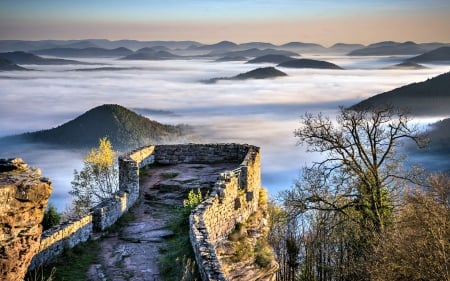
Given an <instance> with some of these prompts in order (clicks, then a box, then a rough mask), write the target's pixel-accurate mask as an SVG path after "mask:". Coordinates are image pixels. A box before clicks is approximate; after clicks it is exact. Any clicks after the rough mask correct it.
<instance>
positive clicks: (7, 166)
mask: <svg viewBox="0 0 450 281" xmlns="http://www.w3.org/2000/svg"><path fill="white" fill-rule="evenodd" d="M50 184H51V183H50V180H49V179H47V178H44V177H42V174H41V171H40V170H39V169H34V168H30V167H28V165H27V164H25V163H24V162H23V160H22V159H20V158H17V159H0V280H23V277H24V275H25V273H26V272H27V268H28V266H29V264H30V262H31V259H32V258H33V256H34V255H35V254H36V252H37V251H38V248H39V244H40V240H41V233H42V226H41V225H40V223H41V221H42V219H43V217H44V212H45V209H46V207H47V202H48V198H49V197H50V194H51V191H52V187H51V186H50Z"/></svg>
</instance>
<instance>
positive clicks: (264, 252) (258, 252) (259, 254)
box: [255, 240, 274, 267]
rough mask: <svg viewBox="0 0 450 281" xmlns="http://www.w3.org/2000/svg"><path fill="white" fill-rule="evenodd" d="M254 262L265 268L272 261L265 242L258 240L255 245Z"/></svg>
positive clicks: (271, 254) (271, 255) (271, 253)
mask: <svg viewBox="0 0 450 281" xmlns="http://www.w3.org/2000/svg"><path fill="white" fill-rule="evenodd" d="M255 260H256V263H257V264H258V265H259V266H261V267H267V266H268V265H269V264H271V263H272V261H273V260H274V256H273V252H272V249H271V248H270V246H269V244H268V243H267V241H263V240H260V241H258V242H257V243H256V245H255Z"/></svg>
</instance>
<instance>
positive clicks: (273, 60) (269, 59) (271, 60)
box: [247, 54, 293, 64]
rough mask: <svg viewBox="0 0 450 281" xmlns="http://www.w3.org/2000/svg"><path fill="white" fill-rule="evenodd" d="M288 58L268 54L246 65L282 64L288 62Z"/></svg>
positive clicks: (289, 58)
mask: <svg viewBox="0 0 450 281" xmlns="http://www.w3.org/2000/svg"><path fill="white" fill-rule="evenodd" d="M292 59H293V58H291V57H290V56H285V55H276V54H269V55H264V56H260V57H256V58H254V59H252V60H249V61H247V63H277V64H278V63H282V62H285V61H288V60H292Z"/></svg>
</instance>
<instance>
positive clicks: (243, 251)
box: [232, 240, 254, 262]
mask: <svg viewBox="0 0 450 281" xmlns="http://www.w3.org/2000/svg"><path fill="white" fill-rule="evenodd" d="M233 250H234V252H233V257H232V260H233V261H234V262H240V261H245V260H247V259H249V258H250V257H252V256H253V254H254V252H253V249H252V245H251V244H250V243H249V242H248V241H247V240H242V241H237V242H234V243H233Z"/></svg>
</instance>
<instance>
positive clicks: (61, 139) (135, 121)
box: [21, 104, 182, 149]
mask: <svg viewBox="0 0 450 281" xmlns="http://www.w3.org/2000/svg"><path fill="white" fill-rule="evenodd" d="M181 134H182V128H181V127H180V126H171V125H164V124H161V123H158V122H156V121H153V120H150V119H147V118H145V117H144V116H141V115H138V114H137V113H135V112H133V111H131V110H129V109H127V108H125V107H123V106H121V105H118V104H103V105H100V106H97V107H95V108H92V109H90V110H88V111H87V112H85V113H84V114H82V115H80V116H78V117H77V118H75V119H73V120H71V121H69V122H67V123H65V124H62V125H60V126H58V127H56V128H53V129H50V130H42V131H38V132H33V133H26V134H23V135H21V136H22V137H25V139H27V140H30V141H33V142H44V143H49V144H58V145H63V146H72V147H92V146H95V145H96V144H97V143H98V139H99V138H102V137H105V136H106V137H108V138H109V139H110V141H111V143H112V144H113V146H114V147H115V148H118V149H122V148H126V149H130V148H135V147H138V146H141V145H144V144H148V143H161V142H164V141H168V140H170V139H174V138H175V137H178V136H180V135H181Z"/></svg>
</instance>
